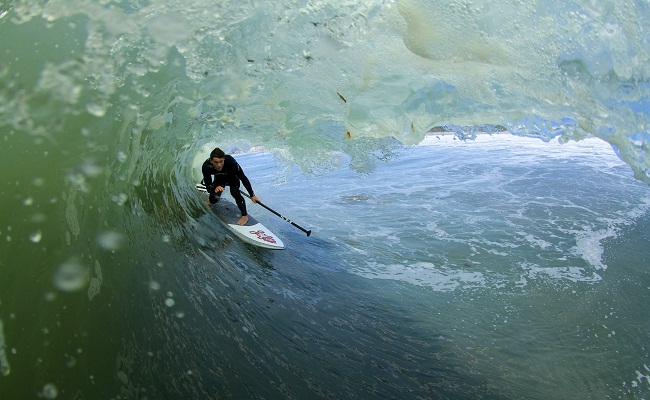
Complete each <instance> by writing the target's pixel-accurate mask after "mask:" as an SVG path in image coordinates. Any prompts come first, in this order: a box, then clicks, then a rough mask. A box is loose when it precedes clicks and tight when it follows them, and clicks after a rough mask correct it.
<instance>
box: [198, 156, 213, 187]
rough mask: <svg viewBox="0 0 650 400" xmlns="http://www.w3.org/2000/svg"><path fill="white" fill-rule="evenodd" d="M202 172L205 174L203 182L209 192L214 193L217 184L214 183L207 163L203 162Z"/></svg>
mask: <svg viewBox="0 0 650 400" xmlns="http://www.w3.org/2000/svg"><path fill="white" fill-rule="evenodd" d="M206 162H207V161H206ZM201 173H202V174H203V184H204V185H205V188H206V189H207V190H208V193H210V194H214V189H215V186H214V185H213V184H212V174H211V173H210V170H209V168H208V167H207V166H206V163H203V166H201Z"/></svg>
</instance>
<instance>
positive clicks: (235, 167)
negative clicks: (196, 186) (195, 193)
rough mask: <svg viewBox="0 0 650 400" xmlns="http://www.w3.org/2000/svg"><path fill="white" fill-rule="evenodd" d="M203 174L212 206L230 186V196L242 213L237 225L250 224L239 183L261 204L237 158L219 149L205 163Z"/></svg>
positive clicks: (213, 151) (202, 168)
mask: <svg viewBox="0 0 650 400" xmlns="http://www.w3.org/2000/svg"><path fill="white" fill-rule="evenodd" d="M201 173H202V174H203V183H204V184H205V187H206V189H207V190H208V193H209V194H210V204H215V203H217V202H218V201H219V199H220V198H221V194H222V193H223V191H224V190H226V186H230V195H231V196H232V197H233V198H234V199H235V202H236V203H237V207H239V211H241V218H240V219H239V221H237V224H238V225H244V224H246V222H248V213H247V212H246V200H244V196H242V194H241V192H240V191H239V182H240V181H241V183H243V184H244V187H245V188H246V190H247V191H248V194H249V195H250V198H251V200H253V202H254V203H259V201H260V199H258V198H257V196H255V194H254V193H253V187H252V186H251V182H250V181H249V180H248V178H247V177H246V175H244V170H242V169H241V167H240V166H239V164H238V163H237V161H235V158H234V157H233V156H231V155H228V154H225V153H224V152H223V150H221V149H220V148H218V147H217V148H216V149H214V150H212V152H211V153H210V158H208V159H207V160H205V162H204V163H203V166H202V167H201ZM213 177H214V180H213V179H212V178H213Z"/></svg>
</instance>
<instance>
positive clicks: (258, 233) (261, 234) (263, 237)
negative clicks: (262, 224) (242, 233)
mask: <svg viewBox="0 0 650 400" xmlns="http://www.w3.org/2000/svg"><path fill="white" fill-rule="evenodd" d="M249 232H250V233H252V234H253V235H255V236H257V238H258V239H261V240H264V241H265V242H269V243H273V244H275V243H276V242H275V239H274V238H273V236H269V235H267V234H266V232H264V231H262V230H259V231H249Z"/></svg>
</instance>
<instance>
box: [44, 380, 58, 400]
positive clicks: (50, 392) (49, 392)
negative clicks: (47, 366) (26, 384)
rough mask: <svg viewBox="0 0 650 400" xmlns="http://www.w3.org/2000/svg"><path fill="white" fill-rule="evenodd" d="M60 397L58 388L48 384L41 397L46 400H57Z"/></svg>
mask: <svg viewBox="0 0 650 400" xmlns="http://www.w3.org/2000/svg"><path fill="white" fill-rule="evenodd" d="M58 395H59V390H58V389H57V388H56V386H54V384H52V383H48V384H46V385H45V386H43V390H42V391H41V396H43V397H45V398H46V399H56V398H57V396H58Z"/></svg>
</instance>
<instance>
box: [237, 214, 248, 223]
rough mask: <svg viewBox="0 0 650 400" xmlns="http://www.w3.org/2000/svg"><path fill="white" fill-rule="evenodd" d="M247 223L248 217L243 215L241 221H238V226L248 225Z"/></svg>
mask: <svg viewBox="0 0 650 400" xmlns="http://www.w3.org/2000/svg"><path fill="white" fill-rule="evenodd" d="M246 222H248V215H242V217H241V218H239V221H237V225H246Z"/></svg>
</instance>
